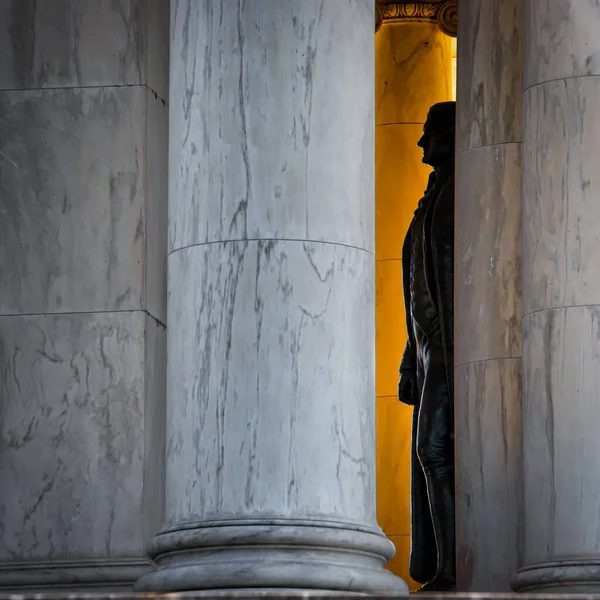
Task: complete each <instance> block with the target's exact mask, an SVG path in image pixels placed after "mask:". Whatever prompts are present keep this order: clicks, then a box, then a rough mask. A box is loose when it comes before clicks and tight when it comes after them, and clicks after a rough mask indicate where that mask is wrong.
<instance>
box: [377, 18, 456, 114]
mask: <svg viewBox="0 0 600 600" xmlns="http://www.w3.org/2000/svg"><path fill="white" fill-rule="evenodd" d="M375 46H376V51H375V53H376V56H378V57H381V59H380V63H378V64H377V69H376V74H377V76H376V78H375V98H376V100H375V106H376V115H377V117H376V124H377V125H389V124H394V123H416V124H420V125H422V124H423V123H425V118H426V117H427V111H428V110H429V107H430V106H431V105H432V104H435V103H436V102H445V101H447V100H448V99H449V98H450V97H451V89H452V49H451V38H450V37H448V36H447V35H444V34H443V33H442V32H441V31H440V29H439V27H438V26H437V25H436V24H434V23H410V22H407V23H390V24H385V25H383V27H382V28H381V29H380V30H379V31H378V32H377V35H376V36H375Z"/></svg>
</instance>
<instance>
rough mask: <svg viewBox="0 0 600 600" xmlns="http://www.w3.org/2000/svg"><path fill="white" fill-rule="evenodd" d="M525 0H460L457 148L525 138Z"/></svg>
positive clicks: (516, 140) (461, 148)
mask: <svg viewBox="0 0 600 600" xmlns="http://www.w3.org/2000/svg"><path fill="white" fill-rule="evenodd" d="M525 4H533V2H529V3H527V2H523V0H493V2H492V1H489V2H488V1H483V2H482V1H473V0H459V2H458V10H459V13H460V19H459V21H458V28H459V30H458V37H457V45H458V48H457V52H458V56H459V57H460V58H459V60H458V61H457V69H458V74H457V90H456V92H457V100H458V102H459V103H460V107H461V108H460V110H459V111H458V118H457V130H458V132H459V136H458V143H457V151H458V152H462V151H464V150H468V149H469V148H474V147H477V146H487V145H490V144H498V143H505V142H520V141H521V135H522V132H521V110H522V109H521V105H522V96H521V93H522V88H523V80H522V69H521V62H522V53H523V40H522V38H523V36H522V27H523V26H522V22H523V21H522V20H523V6H524V5H525Z"/></svg>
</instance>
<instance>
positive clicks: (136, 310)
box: [0, 308, 167, 327]
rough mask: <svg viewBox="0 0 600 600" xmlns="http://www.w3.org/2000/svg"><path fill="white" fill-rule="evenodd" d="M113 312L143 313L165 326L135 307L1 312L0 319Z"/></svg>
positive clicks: (106, 313) (145, 311)
mask: <svg viewBox="0 0 600 600" xmlns="http://www.w3.org/2000/svg"><path fill="white" fill-rule="evenodd" d="M115 313H119V314H120V313H131V314H134V313H145V314H147V315H148V316H149V317H151V318H152V319H154V320H155V321H156V322H157V323H158V324H159V325H162V326H163V327H166V326H167V325H166V324H165V323H163V322H162V321H161V320H160V319H158V318H157V317H155V316H154V315H153V314H152V313H150V312H148V311H147V310H145V309H143V308H142V309H141V308H135V309H131V310H127V309H121V310H66V311H64V312H61V311H58V312H37V313H35V312H33V313H2V314H0V319H1V318H3V317H62V316H70V315H112V314H115Z"/></svg>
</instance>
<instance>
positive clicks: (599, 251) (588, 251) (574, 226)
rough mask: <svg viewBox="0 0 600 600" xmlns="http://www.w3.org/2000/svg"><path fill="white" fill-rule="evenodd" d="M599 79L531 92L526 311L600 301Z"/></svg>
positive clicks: (527, 100)
mask: <svg viewBox="0 0 600 600" xmlns="http://www.w3.org/2000/svg"><path fill="white" fill-rule="evenodd" d="M599 97H600V79H598V78H596V77H587V78H576V79H568V80H566V81H554V82H550V83H546V84H543V85H539V86H535V87H533V88H531V89H529V90H527V91H526V92H525V95H524V107H525V128H524V139H523V194H524V196H523V198H524V202H523V313H524V314H528V313H531V312H533V311H537V310H543V309H548V308H557V307H562V306H572V305H583V304H600V274H599V271H598V268H597V267H598V256H600V237H599V236H598V231H599V230H600V210H598V207H597V197H598V193H599V191H600V170H599V169H598V167H597V161H596V159H595V157H596V156H597V154H598V152H599V151H600V144H599V142H598V140H599V139H600V119H599V118H598V110H597V107H598V106H599V104H598V102H599V101H598V98H599Z"/></svg>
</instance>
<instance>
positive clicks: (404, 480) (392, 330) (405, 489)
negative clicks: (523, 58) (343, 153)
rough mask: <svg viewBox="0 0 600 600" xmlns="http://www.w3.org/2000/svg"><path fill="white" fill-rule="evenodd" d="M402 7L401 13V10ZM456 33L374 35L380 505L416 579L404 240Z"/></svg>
mask: <svg viewBox="0 0 600 600" xmlns="http://www.w3.org/2000/svg"><path fill="white" fill-rule="evenodd" d="M397 12H400V11H399V10H398V11H397ZM451 46H452V44H451V38H450V37H448V36H447V35H445V34H443V33H442V32H441V31H440V29H439V27H438V26H437V24H436V22H435V21H434V20H430V21H429V22H426V21H423V20H419V19H418V18H416V17H414V16H412V17H411V16H410V11H407V14H403V15H402V16H401V17H400V18H396V19H393V20H384V21H383V24H382V25H381V28H380V29H379V31H378V32H377V35H376V36H375V63H376V76H375V89H376V93H375V98H376V104H375V106H376V110H375V122H376V128H375V148H376V152H375V154H376V162H375V165H376V194H375V208H376V227H375V231H376V252H375V258H376V272H377V280H376V281H377V283H376V297H377V303H376V324H377V331H376V333H377V345H376V350H377V380H376V387H377V504H378V517H379V522H380V524H381V526H382V528H383V530H384V531H385V533H386V534H387V535H388V536H389V537H390V539H391V540H392V541H393V542H394V544H395V545H396V556H395V557H394V560H393V561H392V562H391V563H390V565H389V567H390V568H392V569H393V570H394V572H395V573H397V574H398V575H400V576H402V577H404V578H406V579H407V580H408V581H409V585H411V587H412V588H416V587H418V586H419V584H417V583H416V582H412V581H410V580H409V579H408V578H409V573H408V567H409V557H410V452H411V427H412V412H413V411H412V408H411V407H409V406H406V405H405V404H402V403H400V402H399V401H398V366H399V365H400V360H401V358H402V352H403V351H404V346H405V345H406V318H405V315H404V303H403V290H402V243H403V241H404V235H405V233H406V231H407V229H408V226H409V225H410V222H411V219H412V217H413V213H414V211H415V209H416V207H417V203H418V202H419V199H420V198H421V197H422V195H423V191H424V190H425V188H426V187H427V179H428V177H429V173H430V172H431V168H430V167H428V166H427V165H424V164H423V162H422V158H423V151H422V150H421V148H419V147H418V146H417V141H418V140H419V138H420V137H421V135H422V129H423V124H424V123H425V118H426V117H427V111H428V110H429V108H430V107H431V106H432V105H433V104H435V103H436V102H444V101H447V100H450V99H451V93H452V53H451Z"/></svg>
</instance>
